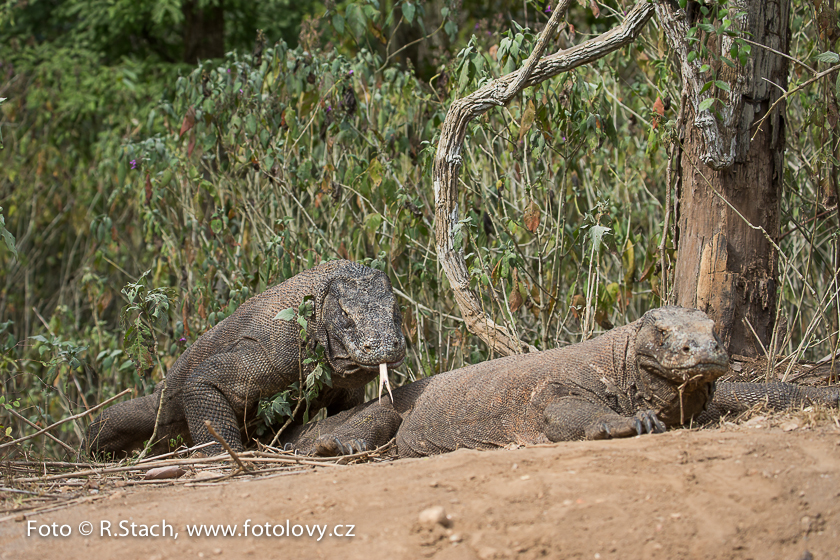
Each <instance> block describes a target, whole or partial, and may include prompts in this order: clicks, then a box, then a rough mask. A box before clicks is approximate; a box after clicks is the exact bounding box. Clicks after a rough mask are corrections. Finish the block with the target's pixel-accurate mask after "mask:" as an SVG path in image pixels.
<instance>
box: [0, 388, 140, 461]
mask: <svg viewBox="0 0 840 560" xmlns="http://www.w3.org/2000/svg"><path fill="white" fill-rule="evenodd" d="M130 392H131V389H126V390H125V391H123V392H122V393H120V394H118V395H114V396H113V397H111V398H110V399H108V400H107V401H103V402H101V403H99V404H98V405H96V406H94V407H91V408H90V410H86V411H84V412H80V413H79V414H74V415H73V416H68V417H67V418H64V419H62V420H59V421H58V422H56V423H55V424H51V425H49V426H47V427H46V428H44V429H43V430H39V431H37V432H35V433H34V434H30V435H28V436H24V437H22V438H18V439H16V440H13V441H7V442H6V443H4V444H2V445H0V449H3V448H4V447H9V446H12V445H15V444H17V443H21V442H23V441H26V440H28V439H32V438H34V437H37V436H40V435H41V434H43V433H44V432H48V431H49V430H52V429H53V428H55V427H56V426H60V425H62V424H64V423H66V422H70V421H72V420H76V419H77V418H81V417H82V416H87V415H88V414H90V413H91V412H93V411H95V410H98V409H100V408H102V407H103V406H105V405H106V404H108V403H110V402H112V401H115V400H117V399H118V398H120V397H122V396H123V395H125V394H127V393H130Z"/></svg>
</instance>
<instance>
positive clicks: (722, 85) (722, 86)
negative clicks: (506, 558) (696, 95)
mask: <svg viewBox="0 0 840 560" xmlns="http://www.w3.org/2000/svg"><path fill="white" fill-rule="evenodd" d="M715 86H716V87H717V88H718V89H721V90H723V91H732V90H731V89H730V87H729V84H727V83H726V82H722V81H720V80H715Z"/></svg>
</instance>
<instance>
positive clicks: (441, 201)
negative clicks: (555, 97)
mask: <svg viewBox="0 0 840 560" xmlns="http://www.w3.org/2000/svg"><path fill="white" fill-rule="evenodd" d="M570 4H571V0H565V1H562V2H561V3H560V4H558V5H557V6H556V8H555V10H554V13H552V15H551V18H550V19H549V21H548V24H547V25H546V28H545V29H544V30H543V32H542V33H541V34H540V37H539V39H538V40H537V45H536V47H535V48H534V51H533V52H532V53H531V56H530V57H529V58H528V60H527V62H526V63H525V66H524V67H523V68H520V69H519V70H517V71H515V72H511V73H510V74H507V75H506V76H502V77H501V78H498V79H496V80H493V81H492V82H490V83H488V84H486V85H484V86H482V87H481V88H479V89H478V90H476V91H474V92H473V93H471V94H470V95H468V96H466V97H462V98H461V99H458V100H456V101H455V102H454V103H452V105H451V106H450V107H449V112H448V113H447V115H446V119H445V120H444V122H443V126H442V127H441V137H440V142H439V143H438V147H437V152H436V154H435V161H434V169H433V180H434V183H433V185H434V192H435V246H436V249H437V254H438V259H439V261H440V263H441V265H442V266H443V270H444V272H445V273H446V277H447V278H448V279H449V283H450V285H451V286H452V290H453V291H454V293H455V300H456V301H457V302H458V306H459V307H460V309H461V315H462V316H463V317H464V321H465V322H466V324H467V328H468V329H469V330H470V332H472V333H474V334H476V335H478V337H479V338H481V339H482V340H483V341H484V342H485V343H487V344H488V345H489V346H490V347H491V348H492V349H493V350H494V351H496V352H498V353H500V354H502V355H510V354H519V353H522V352H527V351H529V350H530V349H531V348H530V347H529V346H528V345H526V344H523V343H522V342H521V341H519V340H517V339H516V337H515V336H512V335H511V334H510V333H508V331H507V329H505V328H504V327H503V326H502V325H498V324H496V323H495V322H494V321H493V320H492V319H490V317H489V316H488V315H487V314H486V313H485V312H484V310H483V309H482V305H481V301H480V299H479V297H478V296H477V295H476V293H475V292H474V291H473V290H472V289H471V288H470V275H469V271H468V269H467V263H466V261H465V260H464V252H463V250H462V249H461V248H460V247H459V248H456V247H455V226H456V224H457V223H458V177H459V175H460V172H461V165H462V162H463V159H462V156H461V149H462V147H463V144H464V137H465V136H466V133H467V124H469V122H470V121H471V120H473V119H475V118H476V117H478V116H480V115H482V114H483V113H485V112H486V111H488V110H489V109H490V108H492V107H502V106H504V105H507V104H508V103H509V102H510V101H511V99H513V98H514V97H515V96H516V95H517V94H519V92H521V91H522V90H523V89H524V88H526V87H529V86H533V85H536V84H539V83H542V82H544V81H545V80H547V79H549V78H552V77H554V76H556V75H558V74H560V73H561V72H568V71H569V70H572V69H574V68H577V67H578V66H582V65H584V64H587V63H589V62H592V61H594V60H598V59H599V58H601V57H603V56H605V55H607V54H609V53H611V52H613V51H615V50H617V49H619V48H621V47H623V46H625V45H627V44H629V43H630V42H631V41H633V40H634V39H635V38H636V37H637V36H638V35H639V33H640V32H641V30H642V29H643V28H644V26H645V24H647V22H648V20H650V18H651V16H652V15H653V12H654V6H653V4H649V3H647V2H646V1H642V2H639V3H638V4H636V5H635V6H634V7H633V9H631V10H630V11H629V12H628V13H627V16H626V17H625V19H624V21H623V22H622V23H621V25H619V26H618V27H616V28H614V29H611V30H610V31H608V32H607V33H604V34H603V35H600V36H599V37H596V38H594V39H590V40H589V41H586V42H584V43H581V44H580V45H576V46H574V47H572V48H570V49H567V50H564V51H560V52H558V53H555V54H553V55H550V56H547V57H545V58H541V56H542V53H543V51H544V50H545V48H546V47H547V45H548V42H549V40H550V39H552V38H553V36H554V33H555V31H556V29H557V26H558V25H559V22H560V19H561V18H562V17H563V16H564V14H565V12H566V9H567V8H568V6H569V5H570Z"/></svg>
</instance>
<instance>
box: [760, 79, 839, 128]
mask: <svg viewBox="0 0 840 560" xmlns="http://www.w3.org/2000/svg"><path fill="white" fill-rule="evenodd" d="M837 70H840V64H835V65H834V66H832V67H831V68H829V69H828V70H823V71H822V72H820V73H819V74H817V75H816V76H814V77H813V78H811V79H810V80H807V81H805V82H803V83H801V84H800V85H798V86H796V87H795V88H793V89H792V90H790V91H788V92H785V93H784V95H781V96H780V97H779V98H778V99H777V100H776V101H775V102H773V104H772V105H770V108H769V109H767V113H765V114H764V116H763V117H761V120H760V121H758V123H757V124H756V125H755V134H753V135H752V138H750V140H751V141H752V140H755V137H756V135H757V134H758V131H759V130H761V125H762V124H764V121H765V120H767V117H769V116H770V113H772V112H773V109H775V108H776V106H777V105H778V104H779V103H781V102H782V101H784V100H785V99H787V98H788V97H790V96H791V95H793V94H794V93H796V92H797V91H799V90H801V89H804V88H806V87H808V86H809V85H811V84H813V83H814V82H816V81H817V80H819V79H820V78H822V77H824V76H826V75H828V74H831V73H832V72H836V71H837Z"/></svg>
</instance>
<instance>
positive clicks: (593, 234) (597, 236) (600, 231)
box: [588, 226, 611, 247]
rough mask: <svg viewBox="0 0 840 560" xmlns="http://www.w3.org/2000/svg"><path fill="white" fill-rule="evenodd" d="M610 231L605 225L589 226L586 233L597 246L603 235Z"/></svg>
mask: <svg viewBox="0 0 840 560" xmlns="http://www.w3.org/2000/svg"><path fill="white" fill-rule="evenodd" d="M610 231H611V230H610V228H608V227H606V226H592V227H591V228H589V233H588V235H589V238H590V239H591V240H592V243H594V244H595V246H596V247H597V246H599V245H600V244H601V241H602V240H603V239H604V235H606V234H608V233H609V232H610Z"/></svg>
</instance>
